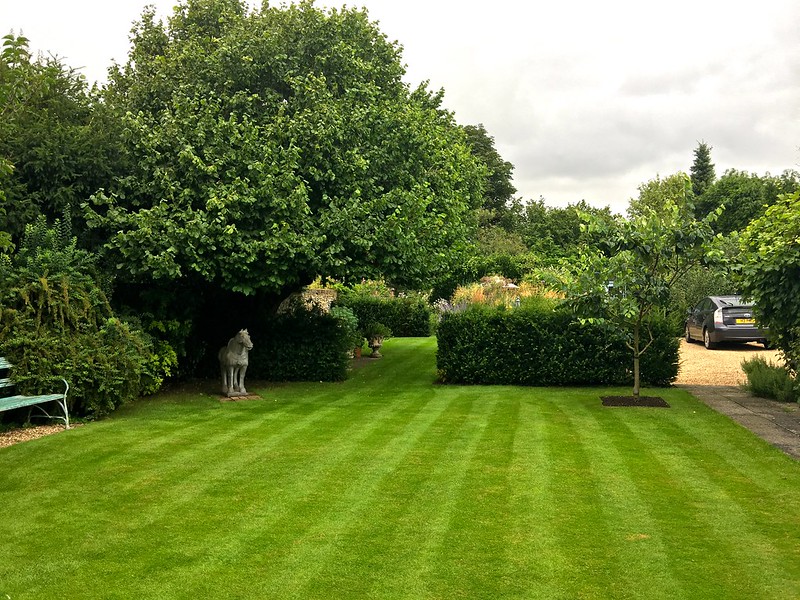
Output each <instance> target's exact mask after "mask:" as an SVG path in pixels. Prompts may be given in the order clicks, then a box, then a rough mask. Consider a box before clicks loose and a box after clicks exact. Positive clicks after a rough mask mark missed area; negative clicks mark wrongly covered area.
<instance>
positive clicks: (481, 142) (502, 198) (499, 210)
mask: <svg viewBox="0 0 800 600" xmlns="http://www.w3.org/2000/svg"><path fill="white" fill-rule="evenodd" d="M464 133H466V135H467V142H468V143H469V147H470V151H471V152H472V154H473V156H475V158H476V159H477V160H478V161H479V162H480V163H481V164H482V165H484V166H485V167H486V185H485V187H484V192H483V200H482V202H481V208H482V209H483V210H484V211H486V213H487V216H486V221H487V222H488V223H490V224H492V225H499V226H501V227H503V228H504V229H506V230H507V231H510V230H512V229H513V221H514V219H513V217H512V216H511V213H512V212H513V211H512V202H513V199H514V194H515V193H516V191H517V188H515V187H514V184H513V183H512V178H513V172H514V165H512V164H511V163H510V162H508V161H507V160H505V159H504V158H503V157H502V156H500V153H499V152H498V151H497V148H495V145H494V138H493V137H492V136H491V135H489V132H488V131H486V127H484V126H483V123H481V124H479V125H477V126H476V125H466V126H465V127H464Z"/></svg>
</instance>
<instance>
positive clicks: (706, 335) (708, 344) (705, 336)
mask: <svg viewBox="0 0 800 600" xmlns="http://www.w3.org/2000/svg"><path fill="white" fill-rule="evenodd" d="M703 345H704V346H705V347H706V350H713V349H714V348H716V347H717V345H716V344H715V343H714V342H712V341H711V335H710V334H709V333H708V329H703Z"/></svg>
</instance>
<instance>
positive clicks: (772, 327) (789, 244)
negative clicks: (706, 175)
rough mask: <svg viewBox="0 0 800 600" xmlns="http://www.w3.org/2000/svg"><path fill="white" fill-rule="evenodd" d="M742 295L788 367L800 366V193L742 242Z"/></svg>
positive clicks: (748, 232)
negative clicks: (756, 313) (787, 363)
mask: <svg viewBox="0 0 800 600" xmlns="http://www.w3.org/2000/svg"><path fill="white" fill-rule="evenodd" d="M741 244H742V256H741V259H742V267H741V273H740V283H741V289H742V292H743V293H744V294H745V296H747V297H748V298H750V299H751V300H753V301H754V302H755V305H756V308H757V310H758V317H759V320H760V321H761V323H762V324H763V325H765V326H766V327H768V328H769V332H770V337H771V338H773V339H774V340H775V341H776V342H777V345H778V347H779V348H780V349H781V350H782V351H783V353H784V355H785V356H786V357H787V358H788V359H789V364H790V366H791V367H792V368H793V369H794V370H795V371H796V370H797V368H798V364H800V192H795V193H793V194H787V195H784V196H781V198H780V199H779V200H778V201H777V202H776V203H775V204H773V205H772V206H770V207H769V208H767V209H766V211H765V213H764V214H763V215H762V216H760V217H759V218H757V219H755V220H754V221H753V222H752V223H750V225H749V227H747V229H745V230H744V232H743V233H742V236H741Z"/></svg>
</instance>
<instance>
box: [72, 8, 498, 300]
mask: <svg viewBox="0 0 800 600" xmlns="http://www.w3.org/2000/svg"><path fill="white" fill-rule="evenodd" d="M132 42H133V47H132V50H131V53H130V57H129V60H128V62H127V64H125V65H124V66H121V67H117V68H115V69H114V70H113V72H112V73H111V83H110V85H109V87H108V89H107V92H106V96H105V99H106V101H107V103H108V105H109V107H110V108H111V109H112V110H113V111H114V112H115V113H116V114H117V115H118V117H119V119H120V120H121V122H122V123H123V124H124V129H125V134H124V146H125V150H126V152H127V154H128V159H129V160H128V162H127V163H126V164H127V171H126V172H124V173H123V174H122V175H121V176H119V177H116V178H115V179H114V180H113V182H112V183H111V184H109V185H108V186H107V188H106V189H105V190H104V191H102V192H101V193H98V194H97V195H96V196H95V198H94V202H93V205H92V206H91V207H89V209H88V210H89V219H90V224H91V225H92V226H93V227H94V228H96V229H97V230H98V231H101V232H105V234H106V235H107V236H108V238H107V239H108V242H107V244H106V252H107V255H108V257H109V258H110V259H112V260H113V263H114V264H116V265H117V268H118V271H119V275H120V276H122V277H123V278H127V279H129V280H130V279H134V280H135V279H137V278H153V279H155V280H160V281H174V280H177V279H179V278H181V277H188V278H190V279H193V280H196V281H199V282H203V283H205V284H210V285H213V286H217V287H219V288H221V289H225V290H229V291H233V292H240V293H244V294H254V293H257V292H266V293H272V294H277V295H286V293H287V292H288V291H290V290H293V289H297V288H299V287H301V286H302V285H304V284H306V283H309V282H310V281H312V280H313V279H314V278H315V277H316V276H323V277H334V278H337V279H340V280H351V279H356V278H359V279H360V278H362V277H376V278H377V277H384V278H386V279H388V280H391V281H393V282H396V283H401V284H407V285H414V284H416V285H420V284H421V283H423V282H424V281H425V279H426V278H427V277H428V276H429V275H430V274H431V273H433V272H436V271H437V270H440V269H442V268H446V265H447V264H448V256H449V255H450V251H451V249H452V248H454V247H457V246H459V245H460V244H461V243H463V241H464V239H465V238H466V235H467V232H468V230H469V228H470V227H471V226H472V214H473V211H474V209H475V208H477V207H478V206H479V205H480V203H481V201H482V192H483V184H484V169H483V168H482V167H481V165H480V164H479V163H478V161H477V160H476V159H475V158H474V157H473V155H472V154H471V151H470V146H469V144H468V143H467V140H466V139H465V134H464V131H463V129H462V128H461V127H459V126H457V125H456V123H455V121H454V118H453V116H452V115H451V114H450V113H448V112H447V111H444V110H442V109H441V107H440V100H441V95H436V94H432V93H430V92H429V91H427V89H425V88H424V87H420V88H418V89H416V90H413V91H412V90H411V89H410V88H409V87H408V86H407V84H405V83H404V82H403V81H402V79H401V77H402V75H403V74H404V69H403V66H402V64H401V62H400V53H401V49H400V47H399V46H398V45H397V44H395V43H392V42H389V41H388V40H387V38H386V37H385V36H384V35H383V34H382V33H381V32H380V31H379V29H378V27H377V25H376V24H375V23H373V22H370V21H369V18H368V15H367V13H366V12H365V11H363V10H352V9H347V8H343V9H341V10H330V11H326V10H322V9H319V8H317V7H315V6H314V5H313V2H308V1H304V2H301V3H300V4H298V5H294V4H292V5H288V6H282V7H280V8H273V7H270V6H269V5H267V4H266V3H265V4H264V5H263V6H262V7H261V8H260V9H259V10H256V11H253V12H248V9H247V5H246V3H245V2H243V1H241V0H185V1H184V2H182V3H181V4H179V5H178V7H177V8H176V9H175V12H174V14H173V16H172V17H171V18H170V19H169V20H168V21H167V22H166V23H162V22H156V19H155V16H154V12H153V10H152V9H148V10H146V11H145V13H144V14H143V16H142V19H141V21H139V22H138V23H137V24H136V26H135V27H134V29H133V37H132Z"/></svg>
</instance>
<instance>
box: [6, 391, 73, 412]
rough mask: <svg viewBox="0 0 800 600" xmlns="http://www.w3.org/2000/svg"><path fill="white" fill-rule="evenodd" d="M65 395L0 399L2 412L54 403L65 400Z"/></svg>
mask: <svg viewBox="0 0 800 600" xmlns="http://www.w3.org/2000/svg"><path fill="white" fill-rule="evenodd" d="M63 399H64V394H45V395H42V396H7V397H5V398H0V411H6V410H12V409H15V408H22V407H23V406H33V405H34V404H40V403H42V402H52V401H54V400H63Z"/></svg>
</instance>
